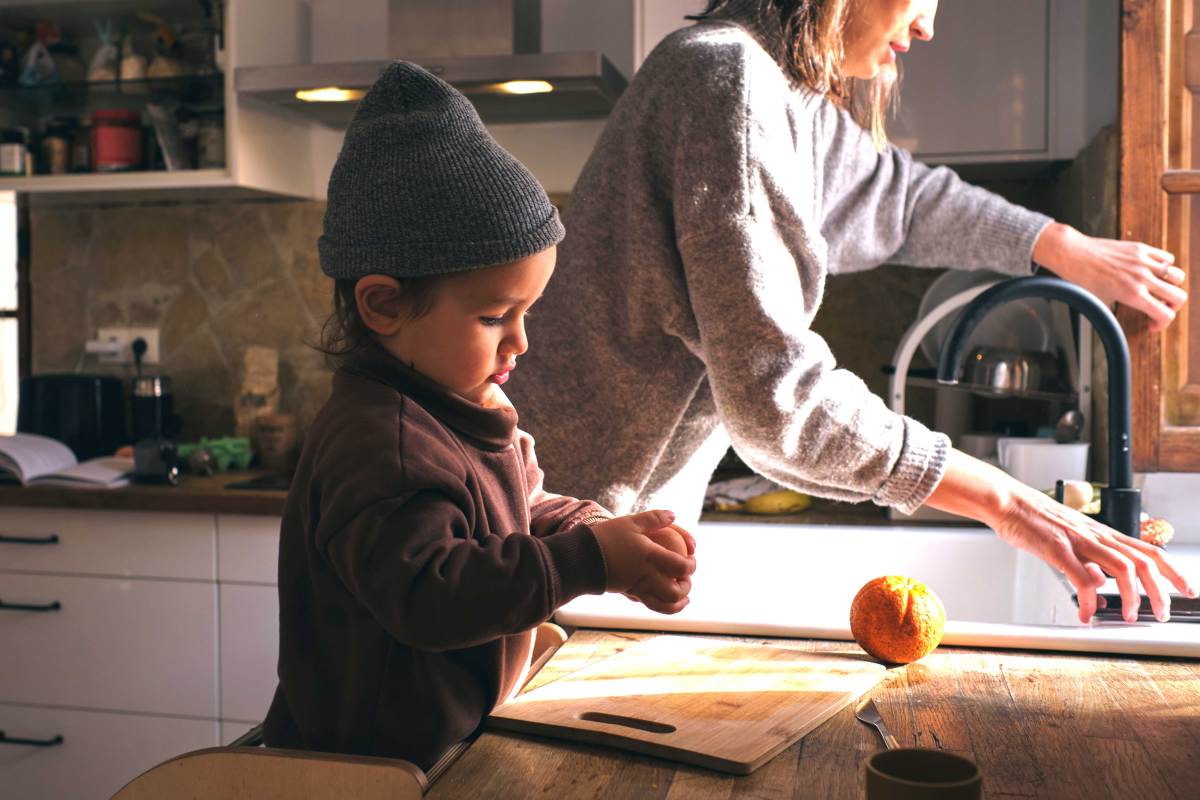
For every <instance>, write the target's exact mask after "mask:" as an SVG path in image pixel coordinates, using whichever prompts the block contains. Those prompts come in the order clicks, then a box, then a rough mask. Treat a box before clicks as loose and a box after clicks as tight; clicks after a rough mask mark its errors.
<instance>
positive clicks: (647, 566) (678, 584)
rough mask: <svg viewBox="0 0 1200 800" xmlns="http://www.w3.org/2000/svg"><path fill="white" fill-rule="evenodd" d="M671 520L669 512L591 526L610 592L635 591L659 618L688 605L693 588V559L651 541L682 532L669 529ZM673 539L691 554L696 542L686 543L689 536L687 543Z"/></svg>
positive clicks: (623, 518) (621, 518)
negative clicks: (689, 594)
mask: <svg viewBox="0 0 1200 800" xmlns="http://www.w3.org/2000/svg"><path fill="white" fill-rule="evenodd" d="M674 519H675V515H674V514H672V513H671V512H669V511H643V512H642V513H640V514H633V515H631V516H627V517H617V518H616V519H610V520H606V521H604V522H600V523H596V524H593V525H592V531H593V532H594V533H595V534H596V540H597V541H598V542H599V543H600V549H601V550H602V551H603V552H604V560H605V561H606V562H607V565H608V590H609V591H612V592H631V591H633V590H634V589H635V587H636V590H637V596H638V597H639V599H642V602H644V603H645V604H646V607H647V608H650V609H652V610H654V611H658V612H659V613H662V614H674V613H676V612H678V611H680V610H682V609H683V607H684V606H686V605H687V602H688V600H687V595H688V592H689V591H691V586H692V584H691V579H690V578H689V577H688V576H690V575H691V574H692V573H693V572H694V571H695V569H696V559H695V558H693V557H691V556H686V555H682V554H680V553H678V552H674V551H672V550H670V549H668V548H666V547H663V546H662V545H661V544H658V543H656V542H655V541H654V540H653V539H652V538H651V535H653V536H656V537H659V538H663V536H664V534H665V533H666V532H667V531H674V530H682V529H674V528H669V527H668V526H669V525H670V524H671V522H672V521H673V520H674ZM675 535H677V536H678V538H679V539H680V540H682V541H683V542H684V543H685V547H686V548H687V549H688V550H689V551H694V549H695V542H691V543H687V540H689V539H691V537H690V535H689V536H688V537H687V538H686V539H684V537H683V536H682V535H678V534H675ZM643 598H644V599H643Z"/></svg>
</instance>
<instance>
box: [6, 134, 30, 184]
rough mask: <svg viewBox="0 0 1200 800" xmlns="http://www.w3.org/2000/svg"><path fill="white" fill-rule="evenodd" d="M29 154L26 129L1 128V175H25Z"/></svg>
mask: <svg viewBox="0 0 1200 800" xmlns="http://www.w3.org/2000/svg"><path fill="white" fill-rule="evenodd" d="M28 155H29V154H28V149H27V148H26V146H25V133H24V131H22V130H21V129H20V128H5V129H3V130H0V175H24V174H25V171H26V168H27V165H28V161H29V158H28Z"/></svg>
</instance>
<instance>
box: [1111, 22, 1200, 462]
mask: <svg viewBox="0 0 1200 800" xmlns="http://www.w3.org/2000/svg"><path fill="white" fill-rule="evenodd" d="M1189 3H1191V4H1194V5H1193V9H1189V8H1188V7H1187V4H1189ZM1195 6H1200V0H1122V2H1121V166H1120V206H1119V210H1118V219H1119V226H1120V231H1121V237H1122V238H1124V239H1131V240H1134V241H1142V242H1146V243H1148V244H1153V245H1157V246H1161V247H1165V248H1166V249H1169V250H1171V251H1172V252H1174V253H1175V255H1176V259H1177V263H1178V264H1179V266H1180V267H1182V268H1183V269H1184V270H1185V271H1187V272H1188V277H1187V281H1186V283H1185V286H1186V287H1187V288H1188V290H1189V292H1190V293H1191V294H1192V298H1191V299H1190V302H1189V304H1188V305H1189V306H1190V307H1191V308H1190V309H1189V308H1188V307H1185V308H1184V310H1183V311H1182V312H1181V313H1180V315H1179V316H1178V317H1177V319H1176V320H1175V322H1174V323H1173V324H1172V325H1171V327H1170V328H1169V329H1168V330H1167V331H1166V332H1165V333H1162V334H1155V333H1152V332H1151V331H1150V328H1149V324H1148V320H1147V319H1146V317H1145V316H1143V315H1142V314H1141V313H1139V312H1135V311H1131V310H1130V309H1128V308H1125V307H1123V306H1122V307H1119V308H1118V309H1117V317H1118V319H1119V320H1120V322H1121V326H1122V327H1123V328H1124V329H1125V333H1126V335H1127V336H1128V339H1129V350H1130V356H1131V358H1132V360H1133V457H1134V468H1135V469H1137V470H1138V471H1142V472H1159V471H1169V472H1200V426H1188V425H1178V424H1173V422H1172V420H1173V419H1175V418H1177V411H1178V410H1179V409H1180V408H1183V407H1185V406H1187V407H1193V408H1194V407H1200V406H1197V405H1196V404H1200V364H1196V363H1193V364H1191V365H1189V364H1188V351H1189V341H1192V342H1194V341H1195V340H1196V338H1197V337H1200V308H1197V307H1196V303H1197V302H1198V301H1197V300H1196V298H1195V295H1196V292H1197V284H1196V281H1194V280H1192V278H1193V277H1200V265H1195V264H1193V262H1195V261H1196V258H1195V255H1194V254H1193V253H1192V252H1189V251H1190V250H1191V248H1190V247H1189V242H1188V238H1189V236H1188V233H1189V232H1188V231H1187V230H1186V229H1185V228H1184V226H1183V224H1182V220H1181V217H1182V214H1181V211H1180V206H1181V204H1182V201H1181V198H1182V196H1183V195H1197V196H1196V197H1194V198H1193V199H1192V200H1191V202H1192V203H1200V161H1196V162H1193V160H1192V153H1191V151H1190V148H1189V149H1187V150H1185V148H1184V146H1185V145H1186V144H1190V139H1191V134H1192V124H1191V123H1192V120H1191V116H1192V115H1191V110H1190V109H1189V108H1186V107H1185V101H1187V100H1188V98H1187V95H1186V93H1187V91H1188V90H1187V88H1186V87H1187V86H1189V85H1191V86H1192V87H1193V89H1192V91H1197V90H1200V74H1196V73H1200V28H1198V27H1193V26H1194V25H1197V24H1200V10H1197V9H1196V8H1195ZM1190 10H1191V11H1196V13H1195V15H1193V14H1190V13H1188V12H1189V11H1190ZM1185 25H1186V26H1187V29H1185ZM1189 55H1190V58H1189ZM1197 127H1198V129H1200V119H1198V120H1197ZM1197 250H1200V242H1197ZM1190 349H1192V350H1193V351H1198V350H1200V345H1197V346H1193V347H1191V348H1190Z"/></svg>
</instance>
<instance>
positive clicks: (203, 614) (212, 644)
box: [0, 573, 217, 718]
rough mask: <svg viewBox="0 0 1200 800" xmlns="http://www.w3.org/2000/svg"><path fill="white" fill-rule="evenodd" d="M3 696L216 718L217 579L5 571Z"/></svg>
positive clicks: (0, 633)
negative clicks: (41, 607) (51, 606)
mask: <svg viewBox="0 0 1200 800" xmlns="http://www.w3.org/2000/svg"><path fill="white" fill-rule="evenodd" d="M0 599H3V601H4V603H5V604H28V605H38V604H48V603H53V602H57V603H59V604H61V608H60V609H59V610H56V611H43V612H37V611H22V610H8V609H0V642H3V646H2V648H0V701H5V702H13V703H45V704H48V705H62V706H81V707H85V708H96V709H116V710H122V711H146V712H154V713H159V714H178V715H186V716H197V717H211V718H216V717H217V680H216V671H217V670H216V661H217V649H216V642H217V598H216V586H215V584H212V583H191V582H184V581H154V580H144V579H138V580H125V579H120V578H90V577H75V576H59V575H22V574H16V573H0Z"/></svg>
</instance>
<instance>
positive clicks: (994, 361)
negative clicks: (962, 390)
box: [965, 347, 1060, 395]
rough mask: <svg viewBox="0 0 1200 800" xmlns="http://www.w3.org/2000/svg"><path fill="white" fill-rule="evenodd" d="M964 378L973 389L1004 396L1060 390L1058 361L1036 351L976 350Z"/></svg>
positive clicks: (1051, 355)
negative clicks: (974, 387) (986, 390)
mask: <svg viewBox="0 0 1200 800" xmlns="http://www.w3.org/2000/svg"><path fill="white" fill-rule="evenodd" d="M965 377H966V381H967V382H968V383H970V384H972V385H973V386H976V387H979V388H986V389H988V390H990V391H993V392H996V393H997V394H1005V395H1013V394H1024V393H1027V392H1052V391H1057V390H1058V389H1059V388H1060V384H1059V369H1058V359H1057V358H1056V357H1055V355H1054V354H1053V353H1047V352H1042V351H1037V350H1004V349H1001V348H996V347H977V348H975V349H974V350H972V351H971V355H970V357H969V358H968V359H967V368H966V376H965Z"/></svg>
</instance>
